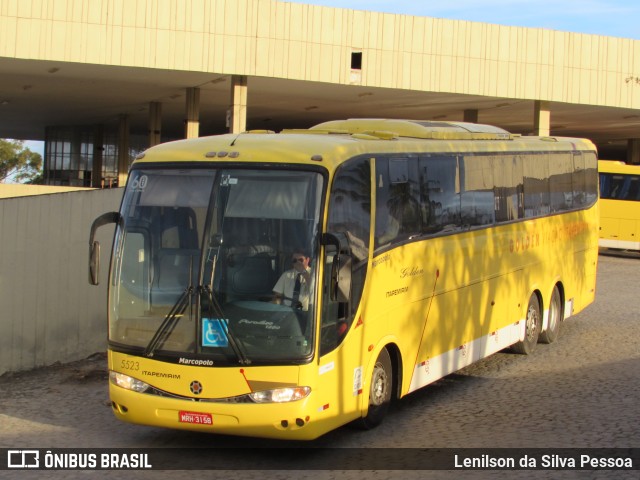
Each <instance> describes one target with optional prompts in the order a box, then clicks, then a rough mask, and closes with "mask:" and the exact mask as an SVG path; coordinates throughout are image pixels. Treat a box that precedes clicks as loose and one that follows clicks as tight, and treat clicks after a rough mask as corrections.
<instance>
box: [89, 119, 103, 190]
mask: <svg viewBox="0 0 640 480" xmlns="http://www.w3.org/2000/svg"><path fill="white" fill-rule="evenodd" d="M103 152H104V127H103V126H102V125H96V126H95V127H93V165H92V167H91V186H92V187H93V188H102V187H103V186H104V185H103V184H102V153H103Z"/></svg>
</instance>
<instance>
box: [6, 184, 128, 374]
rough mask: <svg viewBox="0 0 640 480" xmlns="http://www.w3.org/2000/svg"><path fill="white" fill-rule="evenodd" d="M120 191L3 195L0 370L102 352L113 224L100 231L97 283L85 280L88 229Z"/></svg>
mask: <svg viewBox="0 0 640 480" xmlns="http://www.w3.org/2000/svg"><path fill="white" fill-rule="evenodd" d="M121 198H122V189H113V190H90V191H78V192H70V193H56V194H51V195H38V196H30V197H20V198H6V199H0V375H1V374H3V373H4V372H7V371H20V370H28V369H31V368H35V367H39V366H44V365H50V364H53V363H55V362H69V361H73V360H78V359H81V358H84V357H86V356H87V355H90V354H92V353H95V352H101V351H105V350H106V345H107V344H106V339H107V321H106V314H107V293H106V286H107V285H106V284H107V281H106V277H107V272H108V269H109V254H110V248H111V242H112V239H113V232H114V226H113V225H107V226H105V227H102V228H101V229H100V230H98V235H97V240H99V241H100V244H101V246H102V258H101V284H100V286H98V287H94V286H91V285H89V283H88V255H89V230H90V228H91V223H92V222H93V220H94V219H95V218H96V217H97V216H98V215H100V214H102V213H104V212H108V211H112V210H117V209H118V207H119V205H120V200H121Z"/></svg>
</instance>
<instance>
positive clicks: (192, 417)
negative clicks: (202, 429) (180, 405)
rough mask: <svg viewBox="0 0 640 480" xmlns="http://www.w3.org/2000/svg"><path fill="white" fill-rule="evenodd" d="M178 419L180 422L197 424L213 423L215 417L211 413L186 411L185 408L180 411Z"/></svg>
mask: <svg viewBox="0 0 640 480" xmlns="http://www.w3.org/2000/svg"><path fill="white" fill-rule="evenodd" d="M178 421H179V422H180V423H194V424H196V425H211V424H213V418H212V417H211V414H210V413H198V412H185V411H183V410H181V411H180V412H178Z"/></svg>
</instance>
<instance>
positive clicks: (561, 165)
mask: <svg viewBox="0 0 640 480" xmlns="http://www.w3.org/2000/svg"><path fill="white" fill-rule="evenodd" d="M572 172H573V158H572V155H571V154H570V153H563V154H552V155H550V156H549V194H550V196H551V211H552V212H561V211H563V210H570V209H572V208H573V182H572Z"/></svg>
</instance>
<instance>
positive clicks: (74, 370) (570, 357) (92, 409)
mask: <svg viewBox="0 0 640 480" xmlns="http://www.w3.org/2000/svg"><path fill="white" fill-rule="evenodd" d="M638 272H640V258H634V257H622V256H603V255H601V257H600V264H599V273H598V291H597V298H596V302H595V303H594V304H593V305H591V306H590V307H589V308H588V309H587V310H585V311H584V312H582V313H580V314H579V315H577V316H576V317H574V318H572V319H570V320H568V321H567V322H565V324H563V326H562V331H561V336H560V339H559V340H558V342H557V343H554V344H552V345H542V344H541V345H539V346H538V348H537V350H536V351H535V353H534V354H533V355H531V356H528V357H526V356H520V355H514V354H509V353H498V354H496V355H494V356H492V357H491V358H489V359H486V360H483V361H481V362H479V363H477V364H475V365H472V366H471V367H469V368H466V369H464V370H463V371H461V372H459V373H457V374H454V375H450V376H448V377H446V378H445V379H443V380H441V381H439V382H437V383H436V384H434V385H432V386H429V387H427V388H425V389H422V390H420V391H418V392H415V393H413V394H411V395H409V396H408V397H406V398H404V399H403V400H401V401H400V402H397V403H396V404H395V405H394V406H393V407H392V410H391V412H390V414H389V416H388V417H387V419H386V420H385V423H383V425H381V426H380V427H379V428H378V429H375V430H372V431H368V432H363V431H358V430H355V429H353V428H350V427H345V428H341V429H339V430H337V431H335V432H331V433H329V434H327V435H326V436H324V437H322V438H321V439H319V440H317V441H315V442H313V443H312V444H311V445H312V446H314V447H340V448H343V447H349V448H359V449H362V450H356V451H355V452H358V453H360V454H364V455H366V452H367V451H370V450H367V449H372V448H379V449H381V450H375V452H376V455H380V456H381V457H382V458H385V456H386V458H388V459H389V462H392V461H397V458H398V455H402V454H403V453H402V452H403V451H402V450H395V451H394V450H392V448H411V449H416V448H456V449H457V448H480V447H481V448H487V447H517V448H524V449H535V448H605V447H625V448H626V447H635V448H640V403H639V402H638V398H639V397H640V368H639V367H640V346H639V344H638V338H640V284H639V282H638ZM274 445H276V446H285V447H291V446H293V447H298V446H301V444H291V443H275V442H273V441H266V440H257V439H244V438H233V437H221V436H215V435H205V434H195V433H190V432H178V431H171V430H163V429H156V428H149V427H139V426H133V425H128V424H124V423H120V422H118V421H116V420H115V418H114V417H113V415H112V414H111V410H110V407H109V400H108V396H107V378H106V362H105V356H104V355H103V354H97V355H95V356H92V357H90V358H88V359H86V360H84V361H81V362H76V363H73V364H68V365H59V366H52V367H48V368H42V369H38V370H35V371H31V372H24V373H19V374H5V375H3V376H2V377H0V448H27V447H32V448H36V447H37V448H78V447H90V448H107V447H133V448H147V447H185V448H189V449H193V448H197V447H229V446H231V447H242V448H245V447H249V448H251V449H255V448H260V447H273V446H274ZM304 446H308V444H304ZM252 451H253V450H248V452H252ZM363 452H365V453H363ZM398 452H400V453H398ZM413 452H414V454H415V450H413ZM247 455H248V461H250V459H251V453H248V454H247ZM331 467H332V465H331V462H327V465H326V468H327V469H331ZM634 473H635V475H631V472H622V471H610V470H608V471H597V472H593V471H557V470H556V471H518V472H487V471H484V472H483V471H466V472H460V471H457V472H443V471H402V472H391V471H388V470H387V471H376V472H358V471H332V470H322V471H287V470H281V471H280V470H278V471H267V472H257V471H240V472H229V471H226V472H225V471H218V472H216V471H213V472H211V471H210V472H208V473H207V474H206V476H207V478H229V477H235V478H238V479H240V478H261V479H263V478H269V479H271V478H273V479H275V478H292V477H296V478H314V479H322V478H368V479H377V478H390V477H392V476H393V477H397V478H416V479H417V478H420V479H422V478H462V479H466V478H472V479H479V478H505V479H506V478H514V477H515V478H536V479H538V478H553V479H556V478H580V479H582V478H598V479H599V478H611V479H619V478H638V471H636V472H634ZM5 474H7V475H5ZM91 475H93V477H94V478H103V477H107V476H108V477H109V478H110V479H117V478H134V477H135V478H153V479H154V480H157V479H161V478H172V479H175V478H193V477H194V476H203V475H202V473H200V475H198V472H193V471H191V472H187V471H173V472H171V471H154V472H137V473H135V474H134V473H132V472H129V473H127V472H77V471H58V472H51V471H47V472H24V471H11V472H2V476H3V477H4V478H84V477H86V476H91Z"/></svg>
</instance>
